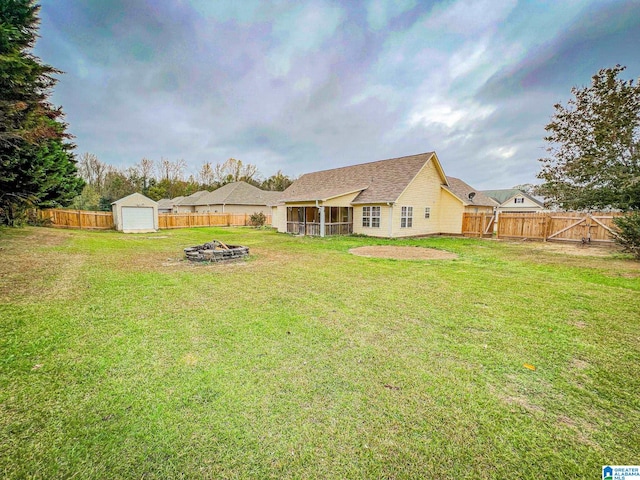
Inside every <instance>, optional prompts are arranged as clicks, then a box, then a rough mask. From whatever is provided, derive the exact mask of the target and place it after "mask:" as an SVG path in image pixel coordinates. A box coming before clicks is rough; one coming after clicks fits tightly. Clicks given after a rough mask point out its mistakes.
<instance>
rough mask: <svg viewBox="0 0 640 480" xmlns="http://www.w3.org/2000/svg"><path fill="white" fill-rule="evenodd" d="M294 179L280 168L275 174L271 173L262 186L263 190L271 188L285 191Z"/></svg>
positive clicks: (275, 190) (276, 190)
mask: <svg viewBox="0 0 640 480" xmlns="http://www.w3.org/2000/svg"><path fill="white" fill-rule="evenodd" d="M293 181H294V179H292V178H289V177H288V176H286V175H284V174H283V173H282V170H278V171H277V172H276V173H275V174H274V175H271V176H270V177H269V178H267V179H266V180H265V181H264V182H262V184H261V185H260V188H262V189H263V190H271V191H274V192H284V191H285V190H286V189H287V188H288V187H289V185H291V184H292V183H293Z"/></svg>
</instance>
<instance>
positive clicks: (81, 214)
mask: <svg viewBox="0 0 640 480" xmlns="http://www.w3.org/2000/svg"><path fill="white" fill-rule="evenodd" d="M38 218H39V219H40V220H43V221H46V222H50V225H51V226H52V227H60V228H82V229H85V228H86V229H98V230H109V229H110V228H113V214H112V213H111V212H90V211H88V210H62V209H60V208H50V209H47V210H38Z"/></svg>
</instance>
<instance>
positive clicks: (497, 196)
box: [482, 188, 544, 207]
mask: <svg viewBox="0 0 640 480" xmlns="http://www.w3.org/2000/svg"><path fill="white" fill-rule="evenodd" d="M482 193H484V194H485V195H486V196H488V197H491V198H493V199H494V200H495V201H496V202H498V203H499V204H500V205H502V204H503V203H505V202H506V201H507V200H511V199H512V198H513V197H515V196H516V195H522V196H523V197H526V198H528V199H529V200H531V201H532V202H533V203H536V204H537V205H539V206H540V207H544V203H543V202H542V200H540V199H537V198H535V197H534V196H532V195H529V194H528V193H526V192H523V191H522V190H519V189H517V188H503V189H498V190H483V191H482Z"/></svg>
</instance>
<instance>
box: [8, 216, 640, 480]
mask: <svg viewBox="0 0 640 480" xmlns="http://www.w3.org/2000/svg"><path fill="white" fill-rule="evenodd" d="M214 238H215V239H219V240H222V241H224V242H227V243H231V244H242V245H247V246H249V247H250V248H251V257H250V259H249V260H247V261H242V262H238V263H234V264H230V265H221V264H217V265H191V264H187V263H186V262H184V261H182V260H181V257H182V248H184V247H186V246H190V245H195V244H198V243H203V242H205V241H209V240H211V239H214ZM383 244H392V245H419V246H426V247H435V248H439V249H444V250H448V251H451V252H455V253H457V254H458V255H459V257H458V258H457V259H455V260H439V261H399V260H385V259H372V258H364V257H357V256H354V255H351V254H349V253H348V250H349V249H350V248H352V247H356V246H363V245H383ZM544 247H545V246H544V244H535V243H517V244H516V243H504V242H497V241H489V240H484V241H483V240H475V239H459V238H458V239H455V238H454V239H449V238H431V239H420V240H403V241H399V240H396V241H392V240H376V239H372V238H364V237H344V238H326V239H319V238H300V237H291V236H287V235H283V234H277V233H274V232H271V231H265V230H253V229H248V228H238V229H215V228H201V229H191V230H175V231H162V232H160V233H157V234H139V235H124V234H120V233H116V232H87V231H62V230H54V229H36V228H26V229H18V230H8V229H1V230H0V477H2V478H70V477H74V478H82V479H85V478H137V479H139V478H145V479H147V478H159V479H165V478H278V479H279V478H357V479H361V478H532V479H534V478H600V475H601V467H602V465H605V464H613V465H625V464H632V465H633V464H635V465H637V464H638V463H640V453H639V452H640V449H639V446H640V394H639V392H640V376H639V375H638V371H639V370H638V369H639V365H640V264H639V263H638V262H634V261H632V260H630V259H629V258H627V257H625V256H624V255H620V254H607V255H605V256H590V255H580V256H578V255H566V254H562V253H557V252H553V251H550V250H547V249H545V248H544ZM525 363H527V364H531V365H534V366H535V367H536V370H535V371H532V370H529V369H527V368H525V367H524V364H525Z"/></svg>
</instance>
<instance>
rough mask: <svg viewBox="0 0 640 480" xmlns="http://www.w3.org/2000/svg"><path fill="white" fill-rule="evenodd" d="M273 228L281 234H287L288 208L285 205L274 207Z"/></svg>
mask: <svg viewBox="0 0 640 480" xmlns="http://www.w3.org/2000/svg"><path fill="white" fill-rule="evenodd" d="M271 215H272V220H273V223H272V224H271V226H272V227H275V228H277V229H278V231H279V232H280V233H286V231H287V207H286V206H285V205H278V206H276V207H272V214H271Z"/></svg>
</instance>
